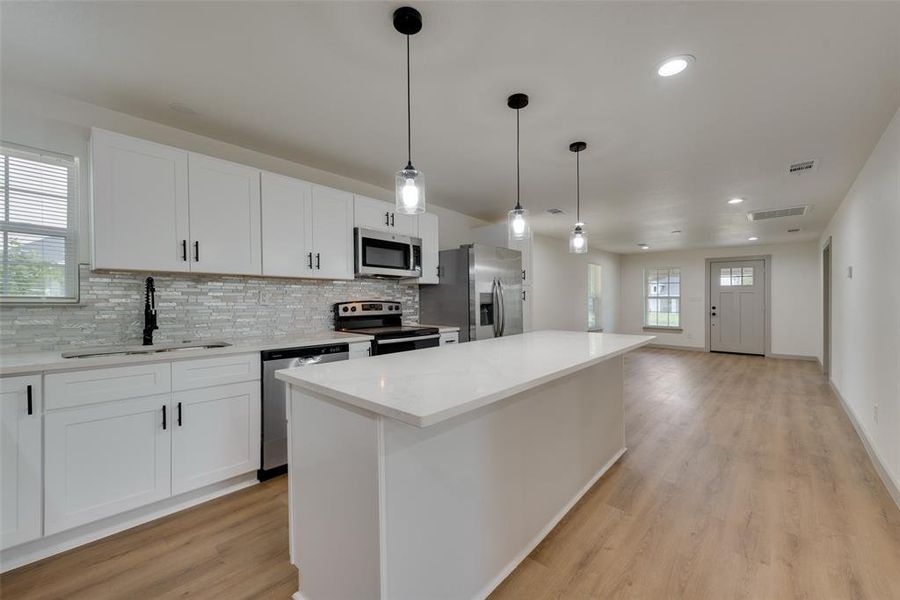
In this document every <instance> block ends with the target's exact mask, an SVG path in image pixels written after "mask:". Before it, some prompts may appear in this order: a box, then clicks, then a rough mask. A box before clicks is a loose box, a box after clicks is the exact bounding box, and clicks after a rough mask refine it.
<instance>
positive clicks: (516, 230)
mask: <svg viewBox="0 0 900 600" xmlns="http://www.w3.org/2000/svg"><path fill="white" fill-rule="evenodd" d="M506 105H507V106H508V107H510V108H511V109H513V110H515V111H516V207H515V208H514V209H512V210H511V211H509V215H508V216H507V226H508V229H509V239H510V240H525V239H528V238H530V237H531V223H529V221H528V211H527V210H525V209H524V208H522V201H521V189H522V182H521V178H520V176H519V111H520V110H522V109H523V108H525V107H526V106H528V96H526V95H525V94H513V95H512V96H510V97H509V98H507V100H506Z"/></svg>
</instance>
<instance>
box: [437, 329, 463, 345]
mask: <svg viewBox="0 0 900 600" xmlns="http://www.w3.org/2000/svg"><path fill="white" fill-rule="evenodd" d="M457 342H459V333H457V332H456V331H453V332H451V333H442V334H441V346H443V345H444V344H456V343H457Z"/></svg>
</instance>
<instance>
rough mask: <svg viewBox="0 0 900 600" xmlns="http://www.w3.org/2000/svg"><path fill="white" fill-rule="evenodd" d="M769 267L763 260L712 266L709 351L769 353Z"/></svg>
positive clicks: (710, 272)
mask: <svg viewBox="0 0 900 600" xmlns="http://www.w3.org/2000/svg"><path fill="white" fill-rule="evenodd" d="M765 271H766V265H765V261H763V260H740V261H721V262H719V261H716V262H710V263H709V287H710V290H709V349H710V350H712V351H713V352H736V353H740V354H765V353H766V272H765Z"/></svg>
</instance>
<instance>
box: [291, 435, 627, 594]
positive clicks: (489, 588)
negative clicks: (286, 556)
mask: <svg viewBox="0 0 900 600" xmlns="http://www.w3.org/2000/svg"><path fill="white" fill-rule="evenodd" d="M626 450H627V448H624V447H623V448H622V449H620V450H619V451H618V452H616V454H615V455H613V457H612V458H611V459H609V462H607V463H606V464H605V465H603V466H602V467H600V470H599V471H597V473H596V474H595V475H594V476H593V477H591V480H590V481H588V482H587V484H586V485H585V486H584V487H583V488H581V490H579V491H578V493H577V494H575V497H573V498H572V499H571V500H570V501H569V502H568V503H567V504H566V505H565V506H564V507H563V508H562V510H560V511H559V512H558V513H556V515H555V516H554V517H553V518H552V519H551V520H550V522H549V523H547V525H546V526H545V527H544V528H543V529H541V530H540V532H538V534H537V535H536V536H534V537H533V538H531V541H529V542H528V544H526V545H525V548H524V549H523V550H522V552H520V553H519V554H518V555H517V556H516V557H515V558H514V559H512V560H511V561H510V562H509V563H508V564H507V565H506V566H505V567H503V570H501V571H500V573H499V574H498V575H497V576H496V577H495V578H494V579H492V580H491V582H490V583H488V584H487V585H486V586H485V587H484V588H482V589H481V591H480V592H478V593H477V594H475V598H476V599H477V600H484V599H485V598H487V597H488V596H489V595H490V594H491V592H493V591H494V589H495V588H496V587H497V586H498V585H500V584H501V583H503V580H504V579H506V578H507V577H508V576H509V574H510V573H512V572H513V571H514V570H515V568H516V567H518V566H519V563H521V562H522V561H523V560H525V559H526V558H527V557H528V555H529V554H531V551H532V550H534V549H535V548H537V545H538V544H540V543H541V540H543V539H544V538H545V537H547V534H548V533H550V532H551V531H552V530H553V528H554V527H556V526H557V525H558V524H559V522H560V521H562V518H563V517H565V516H566V513H567V512H569V511H570V510H572V507H573V506H575V505H576V504H577V503H578V501H579V500H581V497H582V496H584V495H585V494H586V493H587V492H588V490H590V489H591V487H592V486H593V485H594V484H595V483H597V480H599V479H600V478H601V477H603V475H604V474H605V473H606V472H607V471H608V470H609V468H610V467H612V466H613V465H614V464H616V461H617V460H619V459H620V458H622V455H623V454H625V451H626ZM295 600H297V599H295ZM300 600H302V598H301V599H300Z"/></svg>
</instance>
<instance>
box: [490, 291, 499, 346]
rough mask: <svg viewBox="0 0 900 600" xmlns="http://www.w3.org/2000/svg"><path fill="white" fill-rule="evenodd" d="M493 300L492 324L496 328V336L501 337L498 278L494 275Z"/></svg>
mask: <svg viewBox="0 0 900 600" xmlns="http://www.w3.org/2000/svg"><path fill="white" fill-rule="evenodd" d="M491 302H492V303H493V306H492V309H493V310H492V315H491V316H492V317H493V319H492V320H493V323H492V326H493V328H494V337H500V313H499V312H498V311H499V310H500V298H499V297H498V295H497V278H496V277H494V278H493V279H492V280H491Z"/></svg>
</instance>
